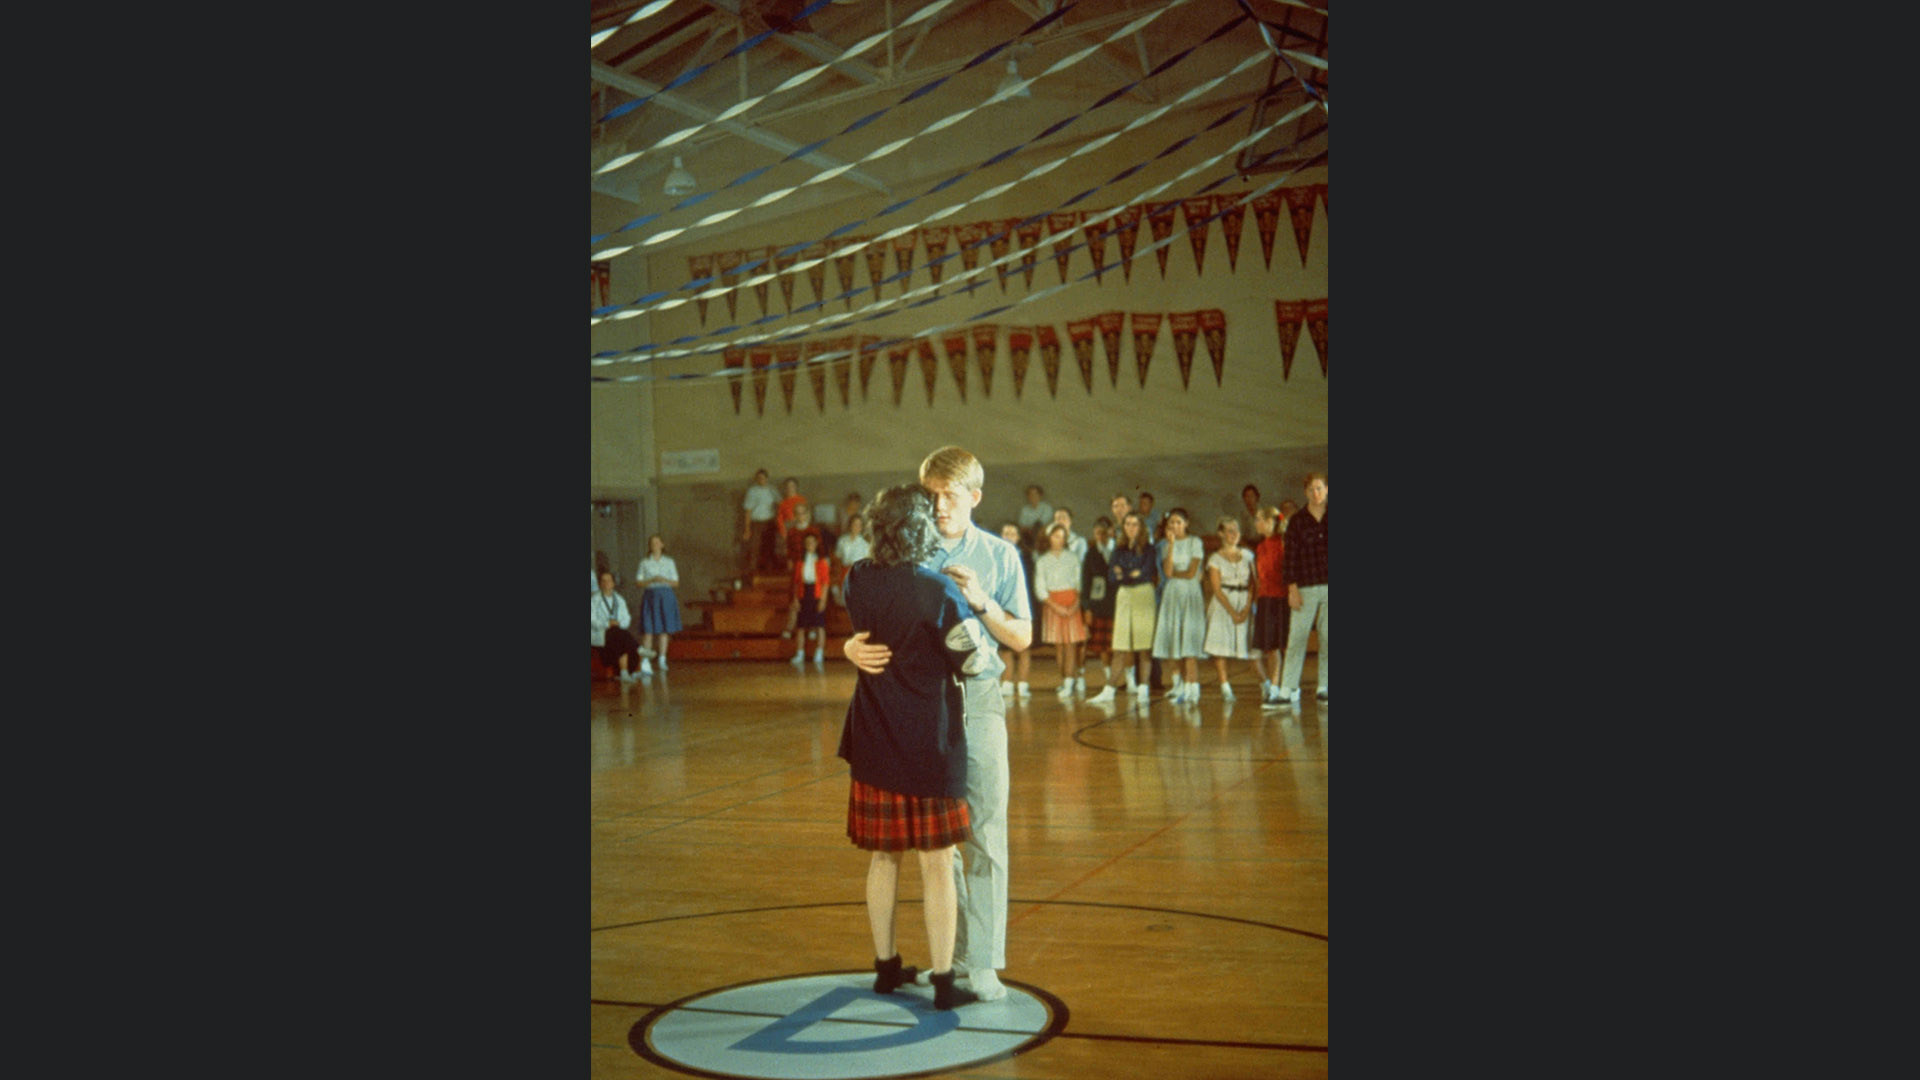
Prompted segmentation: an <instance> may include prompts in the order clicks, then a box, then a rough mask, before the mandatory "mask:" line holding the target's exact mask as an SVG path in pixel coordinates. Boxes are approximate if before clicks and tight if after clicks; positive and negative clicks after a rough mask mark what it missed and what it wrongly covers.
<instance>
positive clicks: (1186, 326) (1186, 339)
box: [1167, 311, 1200, 390]
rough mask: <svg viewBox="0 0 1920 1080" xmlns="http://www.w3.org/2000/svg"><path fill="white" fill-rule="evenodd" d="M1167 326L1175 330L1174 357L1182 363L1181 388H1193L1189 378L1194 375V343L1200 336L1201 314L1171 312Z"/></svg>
mask: <svg viewBox="0 0 1920 1080" xmlns="http://www.w3.org/2000/svg"><path fill="white" fill-rule="evenodd" d="M1167 328H1168V329H1170V330H1172V331H1173V358H1174V360H1175V362H1177V363H1178V364H1179V365H1180V389H1182V390H1187V389H1191V386H1190V384H1189V381H1188V380H1189V379H1190V378H1191V376H1192V375H1193V343H1194V340H1195V339H1196V338H1198V337H1199V336H1200V316H1199V314H1198V313H1197V312H1192V311H1175V312H1170V313H1168V315H1167Z"/></svg>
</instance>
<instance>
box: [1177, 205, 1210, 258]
mask: <svg viewBox="0 0 1920 1080" xmlns="http://www.w3.org/2000/svg"><path fill="white" fill-rule="evenodd" d="M1180 213H1181V214H1182V215H1183V216H1185V217H1186V219H1187V242H1188V243H1189V244H1191V245H1193V275H1194V276H1195V277H1199V276H1200V271H1201V267H1203V266H1205V265H1206V262H1207V219H1208V218H1211V217H1212V216H1213V196H1211V195H1202V196H1200V197H1199V198H1197V199H1182V200H1180Z"/></svg>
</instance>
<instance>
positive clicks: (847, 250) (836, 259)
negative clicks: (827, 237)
mask: <svg viewBox="0 0 1920 1080" xmlns="http://www.w3.org/2000/svg"><path fill="white" fill-rule="evenodd" d="M872 239H873V237H871V236H846V237H842V238H840V239H839V240H836V241H834V242H833V272H834V274H835V275H836V276H837V277H838V278H839V279H840V302H841V303H843V304H845V305H847V310H848V311H852V310H853V298H854V296H855V290H854V287H853V263H854V260H856V259H858V258H859V257H860V249H861V248H864V247H866V246H867V242H868V241H870V240H872ZM865 394H866V392H865V390H864V389H863V390H862V391H861V396H863V397H864V396H865Z"/></svg>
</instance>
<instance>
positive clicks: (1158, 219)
mask: <svg viewBox="0 0 1920 1080" xmlns="http://www.w3.org/2000/svg"><path fill="white" fill-rule="evenodd" d="M1146 208H1147V226H1148V227H1149V228H1151V229H1152V230H1153V242H1154V245H1155V246H1154V249H1153V257H1154V258H1155V259H1156V260H1158V261H1159V263H1160V280H1162V281H1165V280H1166V279H1167V252H1168V251H1169V250H1170V249H1171V248H1172V245H1171V244H1162V243H1161V242H1160V241H1162V240H1165V239H1166V238H1168V237H1170V236H1172V235H1173V214H1174V211H1176V210H1178V209H1180V204H1179V203H1177V202H1150V203H1148V204H1146Z"/></svg>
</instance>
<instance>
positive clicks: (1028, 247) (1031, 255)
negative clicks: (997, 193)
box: [1013, 219, 1046, 292]
mask: <svg viewBox="0 0 1920 1080" xmlns="http://www.w3.org/2000/svg"><path fill="white" fill-rule="evenodd" d="M1044 228H1046V221H1045V219H1041V220H1038V221H1028V222H1025V223H1022V224H1020V225H1019V227H1018V228H1016V229H1014V233H1013V234H1014V236H1015V237H1017V238H1018V239H1019V241H1020V269H1021V271H1022V272H1023V273H1025V275H1026V281H1027V291H1028V292H1032V291H1033V267H1034V265H1035V264H1036V263H1037V262H1039V260H1040V231H1041V230H1042V229H1044Z"/></svg>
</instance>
